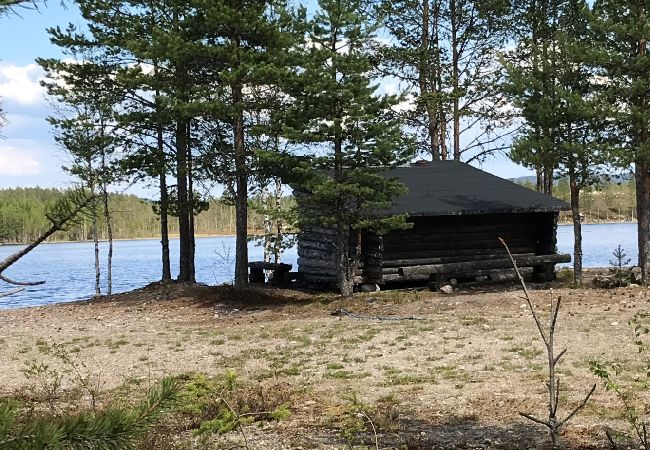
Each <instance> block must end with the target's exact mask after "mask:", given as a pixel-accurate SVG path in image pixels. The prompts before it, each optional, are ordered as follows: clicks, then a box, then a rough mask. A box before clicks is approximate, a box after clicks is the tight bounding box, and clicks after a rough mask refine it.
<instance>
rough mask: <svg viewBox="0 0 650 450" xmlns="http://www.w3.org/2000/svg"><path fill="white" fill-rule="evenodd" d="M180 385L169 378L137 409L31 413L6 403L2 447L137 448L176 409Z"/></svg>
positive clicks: (0, 420) (1, 412)
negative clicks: (151, 430)
mask: <svg viewBox="0 0 650 450" xmlns="http://www.w3.org/2000/svg"><path fill="white" fill-rule="evenodd" d="M180 386H181V385H180V383H179V382H178V380H176V379H175V378H165V379H163V380H162V381H161V382H160V383H159V384H158V385H156V386H154V387H153V388H151V389H150V390H149V392H148V393H147V395H146V397H145V398H144V400H142V401H141V402H140V403H138V404H137V405H136V406H133V407H109V408H106V409H104V410H98V411H91V410H82V411H80V412H63V413H61V414H53V413H51V412H50V413H42V414H39V413H34V412H27V411H24V410H23V408H21V404H20V403H19V402H17V401H13V400H2V401H0V448H3V449H5V450H23V449H25V450H26V449H45V448H47V449H68V448H92V449H97V450H113V449H115V450H118V449H135V448H137V445H138V443H139V442H140V440H141V438H142V437H143V436H144V435H145V434H146V433H147V432H148V431H149V430H150V429H151V428H152V427H153V426H154V425H155V424H156V423H157V421H158V420H159V419H160V418H161V416H162V415H163V414H164V413H165V412H167V411H169V410H170V409H171V408H172V406H173V405H174V403H175V401H176V399H177V397H178V393H179V391H180Z"/></svg>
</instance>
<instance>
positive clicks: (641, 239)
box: [634, 8, 650, 286]
mask: <svg viewBox="0 0 650 450" xmlns="http://www.w3.org/2000/svg"><path fill="white" fill-rule="evenodd" d="M639 17H640V22H641V23H644V24H645V9H644V8H641V10H640V14H639ZM638 53H639V57H641V58H645V56H646V41H645V39H640V40H639V43H638ZM639 106H640V108H644V107H645V106H646V102H645V98H643V97H641V98H640V99H639ZM639 126H640V128H639V135H638V141H639V142H638V143H639V147H640V146H642V145H645V144H647V142H648V129H647V127H646V125H645V124H644V123H641V124H639ZM637 152H638V149H637ZM634 179H635V182H636V214H637V234H638V236H637V238H638V245H639V267H640V268H641V279H642V281H643V284H644V286H647V285H648V282H649V281H650V280H649V279H648V277H649V276H650V260H649V258H650V163H649V162H648V160H647V158H645V157H642V158H639V159H638V160H637V161H635V164H634Z"/></svg>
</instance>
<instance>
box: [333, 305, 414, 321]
mask: <svg viewBox="0 0 650 450" xmlns="http://www.w3.org/2000/svg"><path fill="white" fill-rule="evenodd" d="M331 315H332V316H347V317H350V318H352V319H358V320H362V319H365V320H390V321H394V320H426V319H425V318H423V317H416V316H408V317H386V316H361V315H359V314H355V313H353V312H352V311H348V310H347V309H345V308H338V309H335V310H334V311H332V313H331Z"/></svg>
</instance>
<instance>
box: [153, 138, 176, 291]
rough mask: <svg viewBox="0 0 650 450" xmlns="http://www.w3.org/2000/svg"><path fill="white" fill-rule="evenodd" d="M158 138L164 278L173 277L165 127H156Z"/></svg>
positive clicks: (165, 279) (169, 278) (164, 279)
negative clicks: (164, 139) (170, 258)
mask: <svg viewBox="0 0 650 450" xmlns="http://www.w3.org/2000/svg"><path fill="white" fill-rule="evenodd" d="M156 134H157V139H158V157H159V158H160V172H159V184H160V244H161V245H162V280H163V281H167V280H171V279H172V271H171V263H170V260H169V192H168V191H167V173H166V172H167V171H166V167H165V143H164V141H163V127H162V125H158V127H157V129H156Z"/></svg>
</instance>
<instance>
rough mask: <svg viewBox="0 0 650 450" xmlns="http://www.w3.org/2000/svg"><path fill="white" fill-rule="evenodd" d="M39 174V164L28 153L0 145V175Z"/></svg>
mask: <svg viewBox="0 0 650 450" xmlns="http://www.w3.org/2000/svg"><path fill="white" fill-rule="evenodd" d="M40 173H41V163H40V162H39V161H37V160H36V159H34V157H33V156H31V155H30V152H29V151H24V150H20V149H18V148H16V147H12V146H9V145H2V144H1V143H0V175H8V176H25V175H38V174H40Z"/></svg>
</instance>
